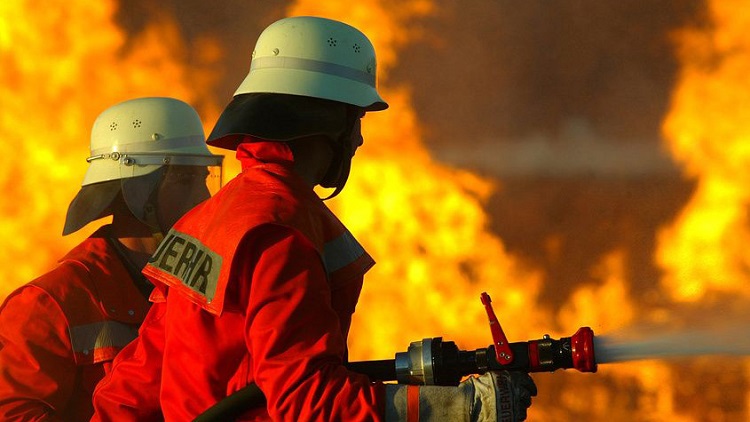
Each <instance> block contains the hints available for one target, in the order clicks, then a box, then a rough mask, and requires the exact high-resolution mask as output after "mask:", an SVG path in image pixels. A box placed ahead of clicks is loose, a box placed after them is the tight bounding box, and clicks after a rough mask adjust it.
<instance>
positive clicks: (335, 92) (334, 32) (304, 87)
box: [234, 16, 388, 111]
mask: <svg viewBox="0 0 750 422" xmlns="http://www.w3.org/2000/svg"><path fill="white" fill-rule="evenodd" d="M376 82H377V62H376V60H375V49H374V48H373V46H372V44H371V43H370V40H369V39H367V37H366V36H365V35H364V34H363V33H362V32H360V31H359V30H358V29H356V28H354V27H352V26H349V25H347V24H345V23H343V22H338V21H335V20H331V19H325V18H318V17H312V16H297V17H291V18H285V19H281V20H279V21H276V22H275V23H273V24H271V25H270V26H268V27H267V28H266V29H265V30H264V31H263V32H262V33H261V34H260V37H258V42H257V43H256V44H255V50H254V51H253V57H252V61H251V63H250V72H249V73H248V75H247V77H246V78H245V80H244V81H243V82H242V84H240V86H239V88H237V91H236V92H235V93H234V95H239V94H249V93H253V92H265V93H279V94H292V95H303V96H306V97H313V98H322V99H326V100H333V101H339V102H342V103H346V104H352V105H355V106H358V107H362V108H364V109H365V110H367V111H377V110H384V109H386V108H388V104H387V103H386V102H385V101H384V100H383V99H382V98H380V95H379V94H378V92H377V84H376Z"/></svg>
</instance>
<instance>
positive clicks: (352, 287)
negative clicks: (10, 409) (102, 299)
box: [93, 142, 384, 421]
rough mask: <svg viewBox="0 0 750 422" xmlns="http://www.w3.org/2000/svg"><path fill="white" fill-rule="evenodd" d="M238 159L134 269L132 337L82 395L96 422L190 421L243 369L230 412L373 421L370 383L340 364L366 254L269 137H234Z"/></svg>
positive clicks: (376, 404) (376, 411)
mask: <svg viewBox="0 0 750 422" xmlns="http://www.w3.org/2000/svg"><path fill="white" fill-rule="evenodd" d="M237 156H238V158H239V159H240V160H241V161H242V165H243V171H242V174H240V175H239V176H238V177H236V178H235V179H234V180H232V181H231V182H229V183H228V184H227V185H226V186H225V187H224V188H222V190H221V191H219V193H217V194H216V195H215V196H214V197H213V198H211V199H210V200H208V201H206V202H204V203H202V204H201V205H199V206H198V207H196V208H195V209H193V210H192V211H190V212H189V213H188V214H186V215H185V217H183V219H182V220H180V221H179V222H178V223H177V224H176V225H175V226H174V228H173V230H172V231H170V233H169V234H168V235H167V236H166V238H165V240H164V242H162V244H161V245H160V247H159V250H157V252H156V253H155V254H154V256H153V257H152V259H151V263H150V264H149V265H148V266H147V267H146V269H145V270H144V274H146V275H147V276H148V277H149V278H150V279H152V281H154V283H155V284H156V285H157V287H156V290H155V291H154V294H152V301H154V302H155V303H154V305H153V307H152V309H151V311H150V313H149V315H148V316H147V318H146V321H145V322H144V324H143V326H142V329H141V333H140V337H139V338H138V340H136V341H135V342H133V343H132V344H131V345H129V346H128V347H127V348H125V349H124V350H123V351H122V353H121V354H120V355H119V356H118V358H117V359H116V360H115V364H114V368H113V371H112V374H111V376H110V377H107V378H105V380H104V381H103V382H102V383H101V384H100V385H99V387H98V388H97V391H96V393H95V395H94V406H95V408H96V412H97V413H96V415H95V416H94V418H93V420H103V421H150V420H160V419H161V418H162V417H163V418H165V419H166V420H168V421H185V420H192V419H193V418H195V417H196V416H197V415H199V414H200V413H202V412H203V411H205V410H206V409H207V408H209V407H211V406H212V405H214V404H215V403H216V402H217V401H219V400H221V399H222V398H224V397H226V396H227V395H229V394H231V393H233V392H235V391H237V390H239V389H241V388H242V387H245V386H246V385H247V384H249V383H251V382H255V383H256V384H257V385H258V386H259V387H260V388H261V390H263V392H264V393H265V396H266V398H267V401H268V406H267V409H254V410H252V411H250V412H247V414H246V415H245V417H244V419H243V420H268V419H273V420H285V421H297V420H325V421H330V420H357V421H360V420H379V419H382V417H383V400H384V398H383V396H384V389H383V385H382V384H374V383H370V381H369V379H368V378H367V377H365V376H363V375H360V374H355V373H353V372H349V371H347V370H346V369H345V367H344V366H343V365H342V363H343V362H344V360H345V358H346V337H347V333H348V331H349V326H350V322H351V316H352V314H353V312H354V308H355V305H356V303H357V300H358V298H359V293H360V290H361V287H362V279H363V275H364V273H365V272H366V271H367V270H368V269H369V268H370V267H371V266H372V265H373V264H374V262H373V261H372V259H371V258H370V256H369V255H368V254H367V253H366V252H365V251H364V249H363V248H362V247H361V246H360V245H359V243H357V242H356V240H354V238H353V237H352V236H351V234H350V233H349V232H348V231H347V230H346V229H345V228H344V226H343V225H342V224H341V223H340V222H339V221H338V220H337V219H336V218H335V217H334V216H333V214H332V213H331V212H330V211H329V210H328V208H326V207H325V205H323V202H322V201H321V200H320V199H319V198H318V197H317V195H316V194H315V192H314V191H313V190H312V189H310V188H309V186H306V185H305V184H304V182H303V181H302V180H301V179H300V178H299V177H298V176H296V175H294V174H293V173H292V172H291V170H290V169H291V166H292V155H291V151H290V150H289V149H288V147H287V146H286V145H284V144H279V143H270V142H264V143H245V144H242V145H241V147H240V148H239V149H238V153H237Z"/></svg>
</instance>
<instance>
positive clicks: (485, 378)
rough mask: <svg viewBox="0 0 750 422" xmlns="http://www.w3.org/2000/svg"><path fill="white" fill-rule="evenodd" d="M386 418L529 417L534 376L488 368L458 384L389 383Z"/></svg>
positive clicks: (508, 420) (509, 420)
mask: <svg viewBox="0 0 750 422" xmlns="http://www.w3.org/2000/svg"><path fill="white" fill-rule="evenodd" d="M385 387H386V415H385V419H386V421H421V422H427V421H471V422H475V421H477V422H479V421H488V422H489V421H498V422H520V421H524V420H526V409H527V408H528V407H529V406H531V397H532V396H536V393H537V389H536V384H534V380H532V379H531V377H530V376H529V374H527V373H525V372H509V371H499V372H488V373H486V374H484V375H482V376H479V377H471V378H468V379H466V380H465V381H463V382H461V383H460V384H459V385H458V386H457V387H440V386H431V385H428V386H424V385H421V386H420V385H403V384H387V385H386V386H385Z"/></svg>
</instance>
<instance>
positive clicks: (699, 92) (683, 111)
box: [657, 1, 750, 302]
mask: <svg viewBox="0 0 750 422" xmlns="http://www.w3.org/2000/svg"><path fill="white" fill-rule="evenodd" d="M743 6H745V7H744V8H743ZM746 9H747V7H746V5H745V3H743V2H741V1H713V2H711V3H710V12H711V16H712V18H713V20H714V24H715V25H714V26H713V27H712V30H706V31H698V30H695V31H685V32H683V33H682V37H681V39H680V41H681V43H680V47H681V50H680V53H681V59H682V73H681V77H680V82H679V84H678V86H677V89H676V90H675V92H674V97H673V106H672V110H671V112H670V113H669V115H668V116H667V118H666V121H665V122H664V132H665V134H666V136H667V138H669V140H670V143H669V147H670V149H671V151H672V153H673V155H674V157H675V159H676V160H677V161H678V162H679V163H680V164H682V165H683V167H684V171H685V174H686V175H687V176H688V177H690V178H692V179H695V180H696V181H697V186H696V190H695V193H694V194H693V197H692V199H691V200H690V203H689V204H688V205H687V207H686V208H685V209H684V210H683V211H682V213H681V214H680V216H679V218H678V219H677V221H675V223H674V224H673V225H672V226H670V227H668V228H665V229H664V230H663V232H662V233H661V234H660V236H661V237H660V241H661V248H660V250H659V253H658V257H657V258H658V260H659V263H660V264H661V265H662V266H663V267H664V268H665V270H666V273H667V274H666V277H665V278H664V280H663V285H664V287H665V289H666V290H667V291H668V292H670V293H671V294H672V297H673V298H674V299H675V300H680V301H687V302H697V301H701V300H704V299H706V298H707V297H708V296H710V295H711V294H712V293H713V294H715V293H728V294H731V295H739V296H741V297H743V298H747V297H748V296H750V271H748V265H749V264H750V254H748V252H747V251H748V239H750V224H748V211H747V209H748V205H750V189H748V186H750V126H748V122H750V108H748V107H747V105H748V104H750V80H748V78H747V75H748V72H750V39H748V37H747V34H746V28H747V26H746V25H747V24H748V23H750V13H747V12H746V11H745V13H741V11H742V10H746Z"/></svg>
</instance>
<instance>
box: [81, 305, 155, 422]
mask: <svg viewBox="0 0 750 422" xmlns="http://www.w3.org/2000/svg"><path fill="white" fill-rule="evenodd" d="M165 310H166V304H165V303H164V302H158V303H154V304H153V305H152V306H151V309H150V310H149V312H148V314H147V315H146V319H144V321H143V324H142V325H141V328H140V330H139V332H138V337H137V338H136V339H135V340H133V341H132V342H131V343H129V344H128V345H127V346H125V348H123V349H122V350H121V351H120V353H118V354H117V356H116V357H115V360H114V361H113V363H112V371H111V372H110V373H109V374H108V375H107V376H106V377H105V378H104V379H103V380H102V381H101V382H100V383H99V385H97V387H96V390H95V391H94V399H93V401H94V412H95V413H94V417H93V418H92V419H91V421H103V422H110V421H116V422H120V421H123V422H125V421H159V420H163V416H162V413H161V407H160V403H159V389H160V384H161V363H162V359H163V351H164V313H165Z"/></svg>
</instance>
